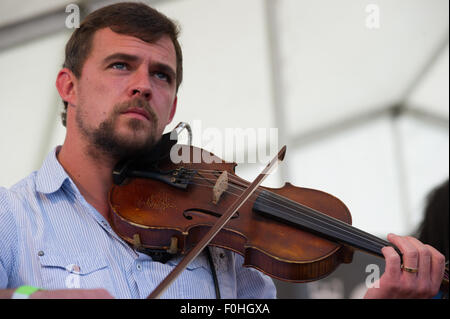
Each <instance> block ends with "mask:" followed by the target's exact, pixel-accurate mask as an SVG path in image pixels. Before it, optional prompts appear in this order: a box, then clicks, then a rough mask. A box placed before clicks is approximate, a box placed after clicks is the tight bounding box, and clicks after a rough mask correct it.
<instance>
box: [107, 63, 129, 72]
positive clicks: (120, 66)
mask: <svg viewBox="0 0 450 319" xmlns="http://www.w3.org/2000/svg"><path fill="white" fill-rule="evenodd" d="M111 68H113V69H116V70H127V69H128V65H127V64H126V63H123V62H115V63H113V64H111Z"/></svg>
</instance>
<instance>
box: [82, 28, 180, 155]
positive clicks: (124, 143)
mask: <svg viewBox="0 0 450 319" xmlns="http://www.w3.org/2000/svg"><path fill="white" fill-rule="evenodd" d="M175 72H176V54H175V49H174V46H173V43H172V41H171V40H170V38H169V37H162V38H161V39H159V40H158V41H156V42H154V43H147V42H144V41H142V40H140V39H139V38H135V37H132V36H128V35H122V34H118V33H115V32H113V31H112V30H111V29H109V28H105V29H101V30H98V31H97V32H96V33H95V34H94V38H93V44H92V49H91V52H90V54H89V56H88V58H87V59H86V61H85V64H84V65H83V69H82V72H81V76H80V78H79V79H78V81H77V98H76V105H75V119H76V123H77V127H78V128H79V131H80V132H81V134H82V135H83V136H84V137H85V138H87V139H88V141H89V143H90V145H93V146H95V147H96V148H97V149H100V150H101V151H103V152H105V153H107V154H108V155H110V156H112V157H113V158H114V159H116V160H118V159H120V158H122V157H124V156H129V155H131V154H133V153H140V152H142V151H145V150H148V149H149V148H151V146H152V145H153V144H154V143H155V142H156V141H157V140H158V139H159V138H160V136H161V135H162V133H163V131H164V128H165V126H166V125H167V124H168V123H169V122H170V121H171V120H172V118H173V115H174V113H175V108H176V74H175Z"/></svg>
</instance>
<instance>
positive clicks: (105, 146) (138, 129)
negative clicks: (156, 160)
mask: <svg viewBox="0 0 450 319" xmlns="http://www.w3.org/2000/svg"><path fill="white" fill-rule="evenodd" d="M134 107H138V108H143V109H144V110H146V111H147V113H148V114H149V119H148V120H149V122H150V123H145V122H144V121H143V120H141V119H137V118H130V119H127V120H126V123H125V125H126V126H127V129H128V130H129V131H130V132H131V134H124V135H121V134H119V133H118V130H117V127H116V126H117V122H118V118H119V116H121V114H122V113H123V112H125V111H127V110H128V109H129V108H134ZM76 123H77V125H78V127H79V129H80V131H81V132H82V134H83V135H84V136H85V137H86V138H87V139H88V141H89V148H88V152H89V153H90V155H91V156H93V157H94V158H97V157H98V156H99V155H100V154H102V155H104V156H107V157H109V158H111V159H113V160H114V161H119V160H122V159H125V158H132V157H137V156H145V155H146V154H148V153H150V151H151V149H152V148H153V146H154V145H155V144H156V142H157V141H158V140H159V138H160V134H158V116H157V115H156V113H155V112H154V111H153V109H152V108H151V107H150V104H149V103H148V101H147V100H145V99H141V98H135V99H133V100H131V101H128V102H124V103H118V104H116V105H115V106H114V107H113V111H112V112H111V115H110V116H109V117H108V118H107V119H106V120H104V121H103V122H101V123H100V125H99V126H98V128H93V129H92V128H88V127H87V126H86V125H85V123H84V119H83V114H82V112H80V111H78V112H77V114H76ZM142 135H144V136H142ZM99 153H100V154H99Z"/></svg>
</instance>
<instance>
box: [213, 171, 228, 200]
mask: <svg viewBox="0 0 450 319" xmlns="http://www.w3.org/2000/svg"><path fill="white" fill-rule="evenodd" d="M227 188H228V173H227V171H223V172H222V174H220V176H219V177H218V178H217V181H216V185H214V187H213V201H212V202H213V203H214V204H215V205H217V203H218V202H219V200H220V197H221V196H222V194H223V192H225V191H226V190H227Z"/></svg>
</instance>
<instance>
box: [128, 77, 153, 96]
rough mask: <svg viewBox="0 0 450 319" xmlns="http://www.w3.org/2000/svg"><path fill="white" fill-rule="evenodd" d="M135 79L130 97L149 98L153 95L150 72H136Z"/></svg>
mask: <svg viewBox="0 0 450 319" xmlns="http://www.w3.org/2000/svg"><path fill="white" fill-rule="evenodd" d="M133 80H134V81H133V83H132V85H131V86H130V91H129V93H130V97H142V98H144V99H146V100H149V99H150V98H151V96H152V90H151V85H150V79H149V75H148V73H147V72H139V73H136V74H135V77H134V79H133Z"/></svg>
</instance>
